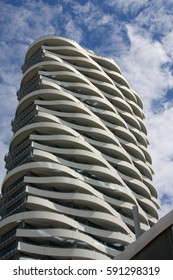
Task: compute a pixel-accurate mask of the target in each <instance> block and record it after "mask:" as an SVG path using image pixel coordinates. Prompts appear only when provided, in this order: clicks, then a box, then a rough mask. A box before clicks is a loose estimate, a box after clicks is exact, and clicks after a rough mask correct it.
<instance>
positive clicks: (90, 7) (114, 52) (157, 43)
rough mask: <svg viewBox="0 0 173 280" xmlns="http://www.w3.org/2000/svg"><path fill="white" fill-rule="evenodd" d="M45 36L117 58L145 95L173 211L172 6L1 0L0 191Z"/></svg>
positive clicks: (127, 0) (164, 198)
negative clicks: (25, 78)
mask: <svg viewBox="0 0 173 280" xmlns="http://www.w3.org/2000/svg"><path fill="white" fill-rule="evenodd" d="M47 34H57V35H61V36H65V37H68V38H70V39H73V40H75V41H77V42H78V43H79V44H81V45H82V46H83V47H86V48H87V49H92V50H94V51H95V52H97V53H99V54H102V55H106V56H109V57H111V58H113V59H114V60H115V61H116V62H117V63H118V65H119V66H120V68H121V70H122V72H123V74H124V76H125V77H126V78H127V80H128V81H129V83H130V85H131V86H132V87H133V88H134V89H135V90H136V91H137V92H138V93H139V95H140V96H141V98H142V101H143V104H144V111H145V115H146V119H145V122H146V125H147V128H148V138H149V141H150V146H149V150H150V153H151V155H152V159H153V167H154V171H155V176H154V183H155V185H156V188H157V191H158V194H159V199H160V203H161V210H160V216H162V215H164V214H166V213H167V212H168V211H170V210H171V209H172V208H173V44H172V42H173V0H167V1H165V0H157V1H156V0H102V1H101V0H90V1H87V0H86V1H85V0H57V1H53V0H42V1H35V0H26V1H22V0H20V1H19V0H13V1H8V0H7V1H6V0H4V1H3V0H0V49H1V51H0V98H1V106H0V120H1V122H0V185H1V182H2V180H3V178H4V176H5V168H4V155H5V154H6V153H7V152H8V145H9V141H10V138H11V137H12V132H11V120H12V119H13V117H14V114H15V109H16V106H17V98H16V91H17V90H18V88H19V86H20V80H21V76H22V74H21V70H20V68H21V65H22V63H23V60H24V55H25V53H26V50H27V49H28V46H29V45H30V44H31V43H32V42H33V41H34V40H35V39H37V38H39V37H41V36H43V35H47Z"/></svg>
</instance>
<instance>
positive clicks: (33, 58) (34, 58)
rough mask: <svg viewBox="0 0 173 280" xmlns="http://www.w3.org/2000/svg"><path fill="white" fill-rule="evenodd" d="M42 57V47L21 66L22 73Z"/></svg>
mask: <svg viewBox="0 0 173 280" xmlns="http://www.w3.org/2000/svg"><path fill="white" fill-rule="evenodd" d="M43 57H44V51H43V50H42V49H39V50H38V51H37V52H36V53H35V54H33V55H32V56H31V57H30V58H29V59H28V60H27V61H25V63H24V64H23V66H22V71H23V73H24V72H25V71H26V70H27V69H28V68H30V67H31V66H33V65H34V64H36V63H38V62H40V61H42V58H43Z"/></svg>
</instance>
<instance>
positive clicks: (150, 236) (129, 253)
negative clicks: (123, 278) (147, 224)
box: [115, 210, 173, 260]
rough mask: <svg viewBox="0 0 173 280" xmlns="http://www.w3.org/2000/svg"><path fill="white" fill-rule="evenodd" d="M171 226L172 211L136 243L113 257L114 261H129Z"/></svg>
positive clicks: (172, 219) (172, 222) (172, 223)
mask: <svg viewBox="0 0 173 280" xmlns="http://www.w3.org/2000/svg"><path fill="white" fill-rule="evenodd" d="M172 225H173V210H171V211H170V212H169V213H168V214H167V215H165V216H164V217H162V218H161V219H160V220H159V221H158V222H157V223H156V224H155V225H154V226H153V227H152V228H150V229H149V230H148V231H146V232H144V233H143V234H142V235H141V236H140V237H139V238H138V239H137V240H136V241H134V242H133V243H131V244H129V245H128V246H127V247H126V249H125V250H124V251H123V252H122V253H121V254H119V255H118V256H117V257H115V260H131V259H132V258H133V257H134V256H135V255H136V254H138V253H139V252H140V251H142V250H143V249H144V248H145V247H146V246H147V245H148V244H149V243H150V242H152V241H153V240H154V239H155V238H156V237H157V236H159V235H160V234H161V233H162V232H163V231H164V230H166V229H167V228H168V227H170V226H172Z"/></svg>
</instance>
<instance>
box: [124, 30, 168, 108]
mask: <svg viewBox="0 0 173 280" xmlns="http://www.w3.org/2000/svg"><path fill="white" fill-rule="evenodd" d="M127 32H128V36H129V39H130V48H129V50H128V51H127V52H126V54H123V56H122V57H120V59H119V63H120V65H122V67H123V68H122V69H123V72H124V73H125V75H126V76H127V78H128V80H129V82H130V84H131V85H132V86H133V87H134V88H135V89H136V90H137V91H138V92H139V93H140V96H141V98H142V100H143V103H144V106H145V110H149V107H150V105H151V101H152V100H154V99H159V98H161V97H163V96H164V95H165V93H166V91H167V90H168V89H169V88H171V87H172V86H173V77H172V74H171V72H170V70H169V68H166V67H165V68H164V69H163V67H162V66H163V65H165V64H166V63H168V62H169V57H168V56H167V54H166V51H165V49H164V48H163V45H162V44H161V43H160V42H155V41H153V40H152V39H151V38H150V37H149V35H148V34H147V33H140V30H138V29H137V28H136V27H134V26H132V25H127Z"/></svg>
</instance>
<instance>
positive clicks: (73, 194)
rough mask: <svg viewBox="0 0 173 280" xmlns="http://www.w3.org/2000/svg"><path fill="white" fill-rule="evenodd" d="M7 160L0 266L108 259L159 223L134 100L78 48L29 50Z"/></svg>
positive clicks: (106, 68)
mask: <svg viewBox="0 0 173 280" xmlns="http://www.w3.org/2000/svg"><path fill="white" fill-rule="evenodd" d="M22 70H23V77H22V80H21V84H20V89H19V91H18V92H17V97H18V101H19V102H18V106H17V108H16V113H15V117H14V120H13V121H12V130H13V133H14V135H13V137H12V139H11V142H10V145H9V153H8V154H7V155H6V156H5V162H6V169H7V174H6V176H5V178H4V181H3V185H2V196H1V198H0V204H1V210H0V215H1V221H0V258H1V259H93V260H98V259H100V260H101V259H105V260H107V259H114V258H116V257H117V256H118V255H119V254H120V252H121V251H122V250H124V248H125V247H126V246H127V245H128V244H129V243H131V242H133V241H134V240H135V227H134V217H133V208H134V206H138V219H139V223H140V231H141V233H143V232H145V231H147V230H148V229H150V227H152V226H153V225H154V224H155V223H156V222H157V220H158V208H159V206H158V201H157V192H156V189H155V187H154V186H153V182H152V176H153V170H152V165H151V164H152V163H151V157H150V154H149V152H148V149H147V146H148V139H147V130H146V127H145V124H144V122H143V119H144V113H143V106H142V102H141V99H140V97H139V95H138V94H137V93H136V92H135V91H134V90H133V89H132V88H131V87H130V85H129V83H128V82H127V80H126V79H125V78H124V77H123V75H122V73H121V71H120V68H119V67H118V65H117V64H116V63H115V62H114V61H113V60H112V59H109V58H106V57H103V56H99V55H97V54H95V53H94V52H92V51H90V50H86V49H84V48H82V47H81V46H79V45H78V44H77V43H76V42H74V41H72V40H68V39H66V38H63V37H59V36H47V37H42V38H40V39H39V40H37V41H35V42H34V43H33V44H32V45H31V46H30V48H29V49H28V51H27V53H26V57H25V62H24V65H23V66H22Z"/></svg>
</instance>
